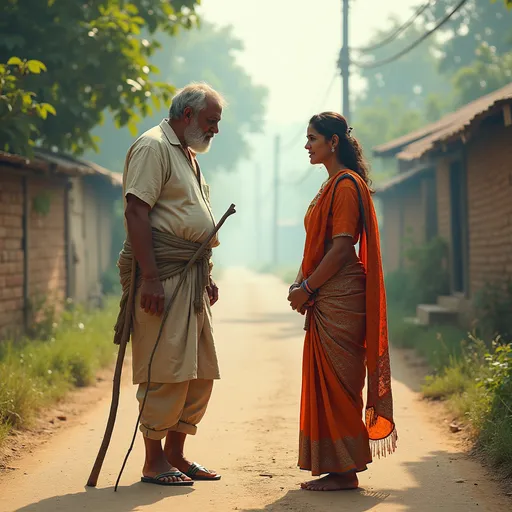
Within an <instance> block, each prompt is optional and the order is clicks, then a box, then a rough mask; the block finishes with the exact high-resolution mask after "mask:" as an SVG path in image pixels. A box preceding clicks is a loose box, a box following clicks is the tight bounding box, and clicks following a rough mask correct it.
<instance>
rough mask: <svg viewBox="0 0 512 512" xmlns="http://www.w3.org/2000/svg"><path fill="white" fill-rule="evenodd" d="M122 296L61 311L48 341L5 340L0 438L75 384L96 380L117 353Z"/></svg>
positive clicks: (0, 356)
mask: <svg viewBox="0 0 512 512" xmlns="http://www.w3.org/2000/svg"><path fill="white" fill-rule="evenodd" d="M117 309H118V300H117V299H110V300H109V301H107V307H106V308H105V309H104V310H99V311H94V312H86V311H83V310H81V309H79V308H77V309H73V310H68V311H66V312H65V313H64V314H63V315H62V320H61V323H60V324H59V325H56V324H55V325H54V326H53V333H52V335H51V337H50V338H49V339H39V340H29V339H25V340H21V341H18V342H16V343H14V342H8V341H6V342H3V343H1V344H0V442H1V439H2V438H4V439H5V437H6V435H7V433H8V431H9V430H10V429H12V428H23V427H26V426H28V425H30V423H31V421H32V419H33V418H34V416H35V415H36V414H37V411H38V410H39V409H40V408H41V407H43V406H45V405H46V404H48V403H50V402H51V401H54V400H58V399H60V398H62V397H63V396H64V395H65V394H66V393H67V392H68V391H69V390H70V389H71V388H72V387H73V386H77V387H80V386H87V385H90V384H92V383H93V382H94V377H95V374H96V372H97V370H98V369H99V368H101V367H103V366H105V365H107V364H109V363H110V362H111V361H112V360H113V358H114V356H115V353H116V347H115V346H114V345H113V343H112V335H113V326H114V323H115V320H116V315H117Z"/></svg>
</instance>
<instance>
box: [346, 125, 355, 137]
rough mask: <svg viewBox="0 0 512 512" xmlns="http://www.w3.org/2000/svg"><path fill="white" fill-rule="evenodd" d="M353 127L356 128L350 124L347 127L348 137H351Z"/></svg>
mask: <svg viewBox="0 0 512 512" xmlns="http://www.w3.org/2000/svg"><path fill="white" fill-rule="evenodd" d="M353 129H354V128H352V126H349V127H348V128H347V137H351V136H352V130H353Z"/></svg>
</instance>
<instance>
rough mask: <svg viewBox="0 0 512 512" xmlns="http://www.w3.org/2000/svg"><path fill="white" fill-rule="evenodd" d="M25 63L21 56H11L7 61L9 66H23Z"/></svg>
mask: <svg viewBox="0 0 512 512" xmlns="http://www.w3.org/2000/svg"><path fill="white" fill-rule="evenodd" d="M22 64H23V61H22V60H21V59H20V58H19V57H11V58H10V59H9V60H8V61H7V65H8V66H21V65H22Z"/></svg>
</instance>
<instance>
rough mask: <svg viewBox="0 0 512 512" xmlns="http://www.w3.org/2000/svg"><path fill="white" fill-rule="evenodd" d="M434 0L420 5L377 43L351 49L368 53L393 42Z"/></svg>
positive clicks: (431, 5) (432, 4)
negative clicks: (403, 21) (401, 23)
mask: <svg viewBox="0 0 512 512" xmlns="http://www.w3.org/2000/svg"><path fill="white" fill-rule="evenodd" d="M435 3H436V1H434V3H432V0H428V1H427V2H426V3H425V4H423V5H422V6H420V7H419V8H418V9H416V11H415V12H414V14H413V15H412V16H411V17H410V18H409V19H408V20H407V21H406V22H405V23H404V24H403V25H400V26H399V27H397V28H396V29H395V30H393V32H391V33H390V34H388V35H387V36H386V37H385V38H384V39H382V40H381V41H379V42H378V43H375V44H371V45H369V46H363V47H359V48H351V50H354V51H356V52H359V53H368V52H371V51H374V50H378V49H379V48H382V47H383V46H386V45H387V44H389V43H391V42H393V41H394V40H395V39H396V38H397V37H398V36H399V35H401V34H402V33H403V32H405V31H406V30H407V29H408V28H409V27H410V26H411V25H412V24H413V23H414V22H415V21H416V20H417V19H418V18H419V17H420V16H421V15H422V14H423V13H424V12H425V11H426V10H427V9H428V8H429V7H433V6H434V5H435Z"/></svg>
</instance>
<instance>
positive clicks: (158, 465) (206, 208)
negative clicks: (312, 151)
mask: <svg viewBox="0 0 512 512" xmlns="http://www.w3.org/2000/svg"><path fill="white" fill-rule="evenodd" d="M224 105H225V102H224V100H223V98H222V96H221V95H220V94H219V93H218V92H216V91H215V90H213V89H212V88H211V87H209V86H208V85H206V84H204V83H200V84H198V83H193V84H190V85H188V86H186V87H185V88H183V89H181V90H180V91H178V92H177V94H176V95H175V97H174V98H173V101H172V105H171V107H170V111H169V119H164V120H163V121H162V122H161V123H160V125H158V126H156V127H154V128H152V129H151V130H149V131H147V132H145V133H144V134H143V135H141V136H140V137H139V138H138V139H137V140H136V141H135V143H134V144H133V145H132V146H131V147H130V149H129V151H128V154H127V157H126V162H125V168H124V176H123V194H124V198H125V221H126V222H125V227H126V230H127V239H126V242H125V245H124V248H123V251H122V252H121V255H120V259H119V264H118V265H119V268H120V273H121V281H122V283H123V292H124V293H123V301H124V302H125V303H126V301H127V298H126V296H127V290H128V288H129V284H130V282H129V281H130V277H129V276H130V268H131V262H132V258H133V257H135V259H136V261H137V267H138V271H137V292H136V295H135V312H134V315H133V326H132V329H133V330H132V354H133V358H132V360H133V383H134V384H137V385H138V391H137V399H138V400H139V408H140V407H141V405H142V401H143V399H144V395H145V393H146V392H147V399H146V403H145V406H144V409H143V412H142V416H141V422H140V430H141V432H142V434H143V436H144V443H145V451H146V457H145V463H144V467H143V470H142V474H143V476H142V481H144V482H148V483H155V484H159V485H192V484H193V480H218V479H220V475H217V473H216V472H214V471H210V470H208V469H206V468H204V467H203V466H201V465H200V464H197V463H194V462H191V461H190V460H188V459H187V458H186V457H185V454H184V444H185V439H186V436H187V434H191V435H194V434H195V433H196V430H197V424H198V423H199V422H200V420H201V419H202V417H203V416H204V413H205V411H206V408H207V405H208V402H209V400H210V396H211V393H212V388H213V381H214V380H215V379H218V378H219V377H220V376H219V368H218V363H217V356H216V351H215V346H214V339H213V330H212V317H211V310H210V307H211V306H213V304H215V302H217V300H218V289H217V286H216V285H215V283H214V282H213V280H212V279H211V275H210V272H211V262H210V257H211V249H212V248H213V247H215V246H217V245H218V243H219V242H218V240H217V238H216V237H215V238H214V239H213V241H212V243H211V247H210V248H208V250H207V252H206V254H205V256H204V257H202V258H201V259H200V260H199V261H198V262H197V264H195V265H193V267H192V268H191V270H190V271H189V273H188V274H187V276H186V278H185V280H184V282H183V284H182V285H181V287H180V289H179V291H178V294H177V296H176V298H175V300H174V302H173V304H172V307H171V310H170V314H169V316H168V317H167V320H166V322H165V325H164V327H163V332H162V336H161V340H160V343H159V345H158V348H157V351H156V353H155V357H154V359H153V363H152V368H151V382H150V384H149V386H148V382H147V380H148V364H149V359H150V355H151V352H152V350H153V347H154V345H155V342H156V339H157V336H158V331H159V328H160V323H161V316H162V313H163V311H164V310H165V308H166V306H167V304H168V301H169V299H170V297H171V295H172V294H173V292H174V291H175V288H176V285H177V283H178V280H179V278H180V274H181V271H183V268H184V266H185V265H186V264H187V263H188V261H189V260H190V259H191V257H192V255H193V254H194V253H195V252H196V250H197V248H198V247H199V246H200V244H201V243H202V242H204V240H205V239H206V238H207V237H208V235H209V234H210V233H211V232H212V230H213V229H214V227H215V220H214V217H213V213H212V209H211V205H210V199H209V188H208V185H207V184H206V182H205V180H204V177H203V176H202V174H201V171H200V168H199V164H198V162H197V160H196V153H205V152H206V151H208V149H209V147H210V144H211V141H212V139H213V138H214V136H215V135H216V134H218V133H219V122H220V120H221V115H222V108H223V106H224ZM122 304H123V302H122ZM121 317H122V313H121V314H120V319H121ZM120 324H122V320H120V322H118V325H117V326H116V333H118V334H119V333H120V332H121V330H122V329H121V325H120ZM148 387H149V389H148ZM164 438H165V445H164V447H163V448H162V440H163V439H164Z"/></svg>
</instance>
